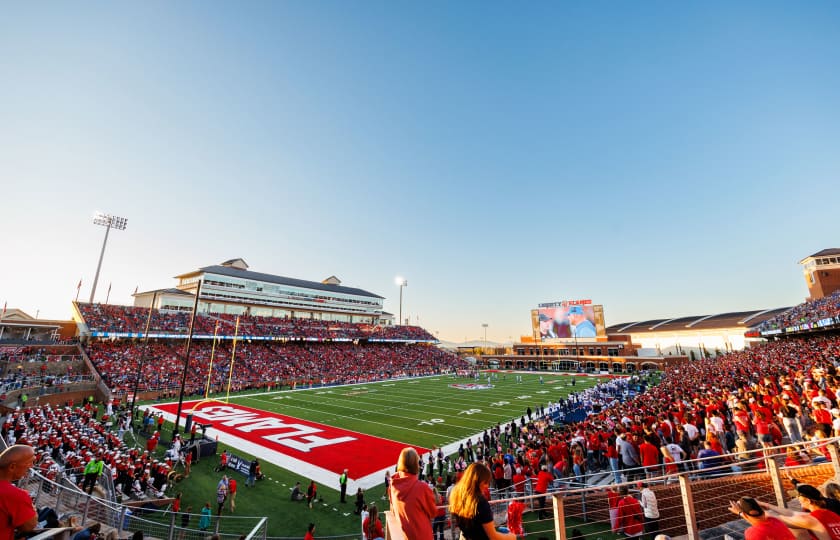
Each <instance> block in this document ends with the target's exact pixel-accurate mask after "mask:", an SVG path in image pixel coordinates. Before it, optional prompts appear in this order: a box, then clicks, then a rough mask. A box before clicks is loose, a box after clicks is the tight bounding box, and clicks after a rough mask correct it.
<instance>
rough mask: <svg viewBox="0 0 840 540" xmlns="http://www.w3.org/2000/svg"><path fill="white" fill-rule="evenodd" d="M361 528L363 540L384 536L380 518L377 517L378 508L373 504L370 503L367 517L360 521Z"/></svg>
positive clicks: (372, 539) (375, 539) (376, 539)
mask: <svg viewBox="0 0 840 540" xmlns="http://www.w3.org/2000/svg"><path fill="white" fill-rule="evenodd" d="M362 530H363V531H364V535H365V540H378V539H381V538H385V532H384V531H383V530H382V520H381V519H379V509H378V508H376V505H375V504H372V505H370V508H369V512H368V517H367V518H366V519H365V521H364V523H362Z"/></svg>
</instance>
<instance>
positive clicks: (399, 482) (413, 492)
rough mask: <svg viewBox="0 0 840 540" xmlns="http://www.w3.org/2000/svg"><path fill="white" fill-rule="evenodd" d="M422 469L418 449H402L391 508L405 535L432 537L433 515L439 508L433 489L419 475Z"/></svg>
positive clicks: (415, 538)
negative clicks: (436, 504)
mask: <svg viewBox="0 0 840 540" xmlns="http://www.w3.org/2000/svg"><path fill="white" fill-rule="evenodd" d="M419 472H420V456H419V454H417V450H415V449H414V448H411V447H408V448H403V450H402V452H400V457H399V460H398V461H397V472H396V474H394V476H392V477H391V490H390V499H391V511H392V512H393V513H394V515H395V516H396V518H397V520H398V521H399V523H400V529H401V530H402V533H403V535H405V537H406V538H411V539H412V540H429V539H431V538H432V536H433V533H432V518H434V517H435V514H436V513H437V508H436V507H435V496H434V494H433V493H432V488H431V487H430V486H429V484H427V483H425V482H423V481H421V480H420V479H419V478H418V477H417V475H418V474H419Z"/></svg>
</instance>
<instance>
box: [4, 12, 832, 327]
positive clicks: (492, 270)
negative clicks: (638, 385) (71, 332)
mask: <svg viewBox="0 0 840 540" xmlns="http://www.w3.org/2000/svg"><path fill="white" fill-rule="evenodd" d="M838 28H840V4H838V3H837V2H807V3H802V2H764V1H762V2H738V3H733V2H702V3H700V2H694V3H683V2H653V1H651V2H618V1H616V2H596V1H593V2H528V3H511V2H504V3H502V2H483V1H482V2H467V1H464V2H442V1H441V2H414V3H408V2H385V1H383V2H362V1H357V2H347V1H335V2H318V1H316V2H303V1H300V2H292V1H286V2H268V1H266V2H256V1H254V2H244V3H243V2H224V3H222V2H209V1H206V2H205V1H202V2H198V1H192V2H189V1H184V2H155V1H151V2H139V3H125V2H119V3H113V2H82V3H79V2H73V3H69V2H56V3H43V2H38V3H31V2H30V3H27V2H16V3H12V4H7V5H5V6H4V8H3V15H2V17H1V18H0V51H3V54H2V55H0V79H2V81H3V84H2V85H0V186H2V188H0V191H1V192H2V210H1V211H0V228H1V229H2V231H3V247H2V258H1V259H0V302H8V304H9V306H10V307H17V308H21V309H24V310H25V311H28V312H30V313H32V314H33V315H34V314H35V312H36V310H40V314H41V317H50V318H66V317H68V316H69V315H70V307H69V306H70V302H71V300H72V299H73V297H74V295H75V292H76V284H77V283H78V281H79V279H80V278H81V279H82V280H83V287H82V294H81V298H83V299H86V298H87V296H88V295H89V293H90V285H91V283H92V281H93V275H94V272H95V269H96V261H97V258H98V256H99V249H100V247H101V242H102V237H103V234H104V229H103V228H101V227H96V226H94V225H93V224H92V223H91V215H92V213H93V212H94V211H95V210H103V211H107V212H111V213H114V214H117V215H122V216H125V217H127V218H128V220H129V221H128V229H127V230H126V231H123V232H114V233H113V234H112V235H111V240H110V241H109V245H108V250H107V253H106V256H105V263H104V266H103V269H102V275H101V277H100V282H99V291H98V294H97V298H98V299H99V300H104V295H105V293H106V291H107V288H108V284H109V283H113V290H112V292H111V301H112V302H116V303H130V302H131V298H130V295H131V293H132V292H133V291H134V288H135V287H136V286H139V287H140V289H141V290H144V289H152V288H159V287H167V286H171V285H173V284H174V283H175V282H174V280H173V279H172V277H173V276H175V275H176V274H178V273H181V272H184V271H188V270H192V269H195V268H198V267H200V266H204V265H209V264H216V263H219V262H221V261H223V260H226V259H229V258H234V257H242V258H244V259H245V260H246V261H247V262H248V263H249V264H250V265H251V268H252V269H253V270H257V271H261V272H268V273H274V274H280V275H286V276H291V277H297V278H303V279H313V280H321V279H323V278H325V277H327V276H329V275H332V274H335V275H336V276H338V277H339V278H340V279H342V280H343V282H344V283H345V284H346V285H349V286H354V287H361V288H364V289H367V290H370V291H372V292H375V293H378V294H380V295H382V296H385V297H387V301H386V309H387V310H389V311H391V312H393V313H395V312H396V311H397V310H398V305H397V304H398V296H399V295H398V288H397V287H396V286H395V285H394V277H395V276H396V275H402V276H405V277H406V278H407V279H408V282H409V285H408V287H407V289H406V290H405V304H404V311H405V312H406V313H407V314H408V315H409V316H410V317H411V319H412V322H417V320H418V318H419V323H420V325H422V326H424V327H426V328H427V329H429V330H431V331H432V332H439V335H440V337H441V339H448V340H454V341H461V340H463V339H464V338H465V337H466V338H468V339H477V338H480V337H482V336H483V329H482V328H481V324H482V323H487V324H488V325H489V328H488V338H489V339H491V340H496V341H506V340H508V339H509V337H510V336H513V337H514V338H516V337H518V336H520V335H522V334H529V333H530V328H529V324H530V322H529V315H528V312H529V309H531V308H532V307H535V306H536V304H537V303H539V302H550V301H558V300H563V299H576V298H591V299H592V300H593V301H594V302H596V303H601V304H604V309H605V315H606V319H607V323H608V324H615V323H619V322H625V321H633V320H641V319H647V318H658V317H671V316H679V315H690V314H708V313H713V312H719V311H727V310H741V309H760V308H770V307H779V306H782V305H789V304H794V303H797V302H799V301H801V300H802V299H803V298H804V296H805V295H806V293H807V291H806V288H805V283H804V279H803V278H802V274H801V271H800V267H799V266H798V265H797V262H798V261H799V259H801V258H802V257H805V256H807V255H809V254H811V253H813V252H816V251H818V250H820V249H823V248H826V247H840V238H838V215H840V201H838V196H837V195H838V186H839V185H840V144H838V143H840V69H838V67H840V60H838V51H840V32H838Z"/></svg>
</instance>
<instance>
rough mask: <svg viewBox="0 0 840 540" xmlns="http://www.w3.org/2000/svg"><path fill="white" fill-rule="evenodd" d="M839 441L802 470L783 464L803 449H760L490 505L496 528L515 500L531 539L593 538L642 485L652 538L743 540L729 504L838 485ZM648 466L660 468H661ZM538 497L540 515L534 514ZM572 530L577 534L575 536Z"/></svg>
mask: <svg viewBox="0 0 840 540" xmlns="http://www.w3.org/2000/svg"><path fill="white" fill-rule="evenodd" d="M837 442H838V438H834V439H825V440H823V441H820V442H819V443H818V444H817V445H816V446H814V447H813V448H811V451H813V452H819V453H822V450H823V449H825V450H826V452H827V453H828V454H829V456H830V459H825V458H823V459H822V460H821V461H820V462H817V463H815V462H812V463H810V464H808V465H798V466H787V467H785V466H783V465H782V464H781V463H782V462H783V461H784V458H785V455H786V451H787V449H788V448H797V449H798V448H802V444H792V445H784V446H779V447H768V448H758V449H755V450H752V451H750V452H748V454H749V455H746V456H745V455H740V459H737V461H736V460H735V459H734V456H733V455H731V454H730V455H723V456H721V457H720V459H721V460H722V461H725V462H723V463H721V464H720V465H717V466H714V467H703V465H706V464H708V462H709V460H708V459H706V460H703V459H695V460H688V461H685V462H683V466H684V467H685V470H682V471H680V472H678V473H675V474H670V475H662V474H655V475H647V476H646V473H650V472H651V471H650V470H649V469H645V468H644V467H640V468H636V469H624V470H622V471H621V474H622V475H623V476H622V480H624V477H630V478H632V480H630V481H624V482H621V483H614V478H613V473H612V471H604V472H601V473H597V474H588V475H585V477H583V478H578V479H575V478H569V477H566V478H559V479H555V480H554V483H553V485H552V486H551V487H550V488H549V490H548V492H547V493H546V494H545V495H542V494H538V493H534V491H533V489H532V486H531V485H530V483H529V484H526V486H524V491H525V493H526V495H524V496H515V497H506V496H505V494H506V493H510V492H508V491H493V492H492V493H491V501H490V503H491V508H492V509H493V515H494V518H495V522H496V525H497V526H509V525H510V523H508V518H509V516H510V513H511V512H512V511H511V506H513V505H514V503H516V504H519V503H521V505H522V507H521V509H522V511H523V513H522V515H523V518H522V522H523V526H524V528H525V529H526V530H527V534H528V536H529V537H537V538H539V537H546V538H555V539H558V540H566V539H567V538H585V539H592V540H598V539H600V538H603V537H611V533H617V532H620V530H621V525H622V523H621V521H620V519H619V512H618V508H617V503H618V501H620V500H621V498H622V496H621V495H620V494H619V492H620V491H622V489H623V488H626V489H627V491H628V493H629V494H631V496H632V495H633V494H638V492H639V482H640V481H641V482H645V483H646V484H647V485H648V487H649V488H650V490H651V491H652V493H653V495H654V497H655V498H656V500H657V502H658V511H659V516H660V517H659V518H658V519H657V520H655V521H656V527H657V532H655V533H652V534H651V535H650V537H651V538H652V537H653V536H654V535H655V534H660V533H661V534H667V535H669V536H671V537H683V538H687V539H688V540H699V539H700V538H701V536H700V531H703V536H702V538H704V540H714V539H723V538H724V535H726V534H729V535H732V536H734V537H735V538H742V537H743V536H742V534H741V533H742V531H743V529H744V528H745V527H746V526H747V525H748V524H747V523H746V522H745V521H743V520H741V519H740V518H738V517H737V516H735V515H733V514H731V513H730V512H729V509H728V508H729V502H730V501H737V500H738V499H739V498H740V497H745V496H746V497H754V498H756V499H758V500H761V501H765V502H769V503H771V504H774V505H777V506H782V507H786V506H787V504H788V503H787V498H788V495H791V498H793V495H794V494H795V491H794V489H795V488H794V485H793V484H792V482H791V480H790V479H791V478H792V477H794V476H795V477H797V478H798V479H799V480H802V481H803V482H805V483H810V484H812V485H815V486H819V485H821V484H823V483H824V482H825V481H826V480H829V479H833V480H835V481H838V480H840V454H839V453H838V445H837ZM726 460H732V461H726ZM654 469H655V470H656V471H661V467H659V466H657V467H655V468H654ZM598 477H603V478H601V480H602V481H603V482H604V483H603V484H601V485H586V486H585V487H584V482H593V481H597V479H598ZM637 478H638V480H637ZM789 492H790V493H789ZM543 498H545V512H544V513H543V512H540V507H541V505H542V499H543ZM389 514H390V513H389ZM446 522H447V524H448V525H447V530H446V534H445V535H444V538H445V539H447V540H450V539H451V540H457V539H458V538H459V531H458V530H457V527H456V525H455V523H454V520H452V519H451V516H450V515H449V514H448V513H447V516H446ZM385 523H386V525H388V527H389V530H388V531H387V532H386V538H387V539H389V540H402V539H403V535H402V533H401V531H399V529H398V528H396V529H395V527H398V524H397V521H396V518H395V517H394V516H393V515H389V516H388V519H386V520H385ZM576 529H577V531H575V530H576ZM576 532H578V533H580V536H576V535H575V533H576Z"/></svg>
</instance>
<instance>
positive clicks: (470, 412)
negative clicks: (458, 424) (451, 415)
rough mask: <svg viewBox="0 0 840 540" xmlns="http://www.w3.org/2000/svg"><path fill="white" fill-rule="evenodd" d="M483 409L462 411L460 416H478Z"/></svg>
mask: <svg viewBox="0 0 840 540" xmlns="http://www.w3.org/2000/svg"><path fill="white" fill-rule="evenodd" d="M480 412H481V409H467V410H466V411H461V412H459V413H458V414H477V413H480Z"/></svg>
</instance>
